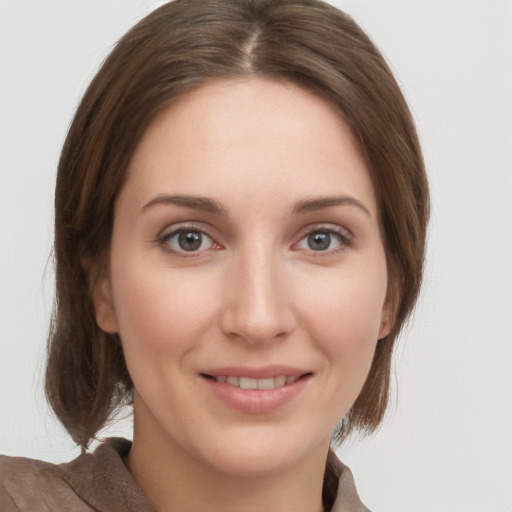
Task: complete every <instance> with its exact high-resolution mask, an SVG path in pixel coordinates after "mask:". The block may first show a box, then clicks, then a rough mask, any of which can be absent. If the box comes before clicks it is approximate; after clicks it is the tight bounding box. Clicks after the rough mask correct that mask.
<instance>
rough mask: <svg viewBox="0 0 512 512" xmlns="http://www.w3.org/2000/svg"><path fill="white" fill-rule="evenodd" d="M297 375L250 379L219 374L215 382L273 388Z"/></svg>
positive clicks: (295, 378)
mask: <svg viewBox="0 0 512 512" xmlns="http://www.w3.org/2000/svg"><path fill="white" fill-rule="evenodd" d="M297 379H298V377H286V375H278V376H277V377H270V378H268V379H252V378H250V377H232V376H226V375H219V376H218V377H215V380H216V381H217V382H225V383H227V384H229V385H231V386H235V387H237V388H242V389H274V388H279V387H281V386H284V385H285V384H291V383H293V382H295V381H296V380H297Z"/></svg>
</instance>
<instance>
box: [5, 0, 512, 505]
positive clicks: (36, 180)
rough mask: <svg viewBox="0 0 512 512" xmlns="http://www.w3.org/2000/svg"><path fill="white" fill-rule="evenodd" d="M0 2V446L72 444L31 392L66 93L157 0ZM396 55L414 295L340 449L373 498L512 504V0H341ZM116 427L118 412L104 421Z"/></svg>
mask: <svg viewBox="0 0 512 512" xmlns="http://www.w3.org/2000/svg"><path fill="white" fill-rule="evenodd" d="M162 3H163V2H161V1H143V0H115V1H114V0H107V1H105V0H95V1H92V0H91V1H78V0H74V1H62V0H45V1H44V2H42V1H39V0H31V1H28V0H3V1H0V404H1V410H0V452H2V453H6V454H12V455H14V454H16V455H24V456H29V457H37V458H43V459H47V460H51V461H62V460H68V459H69V458H71V457H72V456H74V455H75V454H76V453H77V450H76V449H73V445H72V443H71V442H70V441H69V440H68V439H67V437H66V435H65V433H64V432H63V430H62V429H61V428H60V427H59V426H58V424H57V423H56V422H55V420H54V419H53V418H52V416H51V414H50V413H49V411H48V409H47V406H46V404H45V402H44V399H43V396H42V391H41V381H42V374H43V367H44V357H45V337H46V331H47V326H48V321H49V315H50V310H51V302H52V287H53V270H52V266H51V262H50V264H48V265H47V263H48V261H49V260H48V258H49V254H50V251H51V239H52V200H53V198H52V195H53V185H54V183H53V182H54V178H55V169H56V165H57V160H58V155H59V151H60V147H61V145H62V143H63V140H64V137H65V132H66V129H67V127H68V124H69V122H70V120H71V117H72V114H73V111H74V109H75V107H76V105H77V102H78V99H79V97H80V96H81V94H82V93H83V91H84V89H85V87H86V85H87V83H88V82H89V80H90V79H91V78H92V76H93V74H94V72H95V70H96V69H97V68H98V66H99V63H100V62H101V61H102V59H103V58H104V57H105V56H106V54H107V53H108V51H109V49H110V48H111V46H112V44H113V43H114V42H115V41H116V40H117V39H118V38H119V37H120V36H121V35H122V34H123V33H124V32H125V31H126V30H127V29H128V28H129V27H130V26H131V25H132V24H133V23H134V22H136V21H137V20H138V19H139V18H140V17H141V16H142V15H144V14H146V13H148V12H149V11H151V10H152V9H153V8H154V7H156V6H158V5H160V4H162ZM333 3H334V4H335V5H337V6H338V7H341V8H343V9H345V10H346V11H347V12H348V13H350V14H351V15H352V16H353V17H354V18H355V19H356V21H358V22H359V23H360V24H361V25H362V26H363V27H364V28H365V29H366V30H367V31H368V32H369V34H370V35H371V37H372V38H373V39H374V41H375V42H376V43H377V45H378V46H379V47H380V48H381V50H382V51H383V53H384V55H385V56H386V57H387V58H388V60H389V62H390V64H391V66H392V68H393V69H394V71H395V73H396V76H397V78H398V81H399V83H400V84H401V86H402V87H403V90H404V92H405V94H406V97H407V98H408V100H409V102H410V105H411V108H412V111H413V114H414V116H415V118H416V121H417V124H418V129H419V133H420V137H421V140H422V143H423V147H424V151H425V157H426V162H427V166H428V172H429V178H430V184H431V189H432V221H431V226H430V235H429V250H428V265H427V272H426V279H425V286H424V290H423V295H422V298H421V301H420V303H419V306H418V309H417V312H416V315H415V318H414V321H413V322H412V323H411V326H410V328H409V329H408V330H407V331H406V332H405V333H404V335H403V336H402V338H401V341H400V344H399V347H398V350H397V354H396V356H397V357H396V360H395V361H396V372H395V374H396V378H395V380H396V381H397V382H398V385H395V386H394V389H393V397H394V398H393V406H392V408H391V411H390V414H389V417H388V420H387V422H386V424H385V425H384V426H383V427H382V429H381V431H380V432H379V433H378V434H377V435H376V436H375V437H374V438H373V439H370V440H365V441H358V440H354V441H352V442H349V443H348V444H347V445H346V446H344V447H342V448H341V449H340V450H339V453H340V456H341V458H342V459H343V460H344V461H345V462H346V463H348V464H349V465H350V466H351V468H352V469H353V471H354V473H355V476H356V482H357V485H358V488H359V491H360V494H361V496H362V498H363V501H365V503H366V504H367V505H368V506H369V507H370V508H371V509H373V510H377V511H380V512H386V511H389V512H401V511H404V512H405V511H407V512H410V511H411V510H414V511H415V512H422V511H425V512H432V511H438V512H444V511H464V512H472V511H474V512H491V511H503V512H510V511H511V510H512V435H511V432H512V229H511V228H512V1H510V0H486V1H482V0H388V1H386V2H379V1H370V0H339V1H336V2H333ZM116 432H120V433H121V434H123V435H129V432H130V425H129V422H126V421H125V422H124V423H121V424H120V425H119V427H118V429H117V430H116Z"/></svg>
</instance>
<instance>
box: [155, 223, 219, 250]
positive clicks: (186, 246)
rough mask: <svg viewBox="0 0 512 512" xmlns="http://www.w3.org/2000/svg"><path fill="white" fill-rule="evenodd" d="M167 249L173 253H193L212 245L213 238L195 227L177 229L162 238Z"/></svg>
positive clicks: (209, 247)
mask: <svg viewBox="0 0 512 512" xmlns="http://www.w3.org/2000/svg"><path fill="white" fill-rule="evenodd" d="M162 243H163V244H165V246H167V248H168V250H169V251H171V252H174V253H177V254H179V253H181V254H183V253H193V252H199V251H203V250H206V249H211V248H212V247H213V246H214V243H213V240H212V239H211V238H210V237H209V236H208V235H206V234H205V233H203V232H202V231H199V230H196V229H178V230H176V231H174V232H173V233H171V234H169V235H167V236H166V237H164V238H163V239H162Z"/></svg>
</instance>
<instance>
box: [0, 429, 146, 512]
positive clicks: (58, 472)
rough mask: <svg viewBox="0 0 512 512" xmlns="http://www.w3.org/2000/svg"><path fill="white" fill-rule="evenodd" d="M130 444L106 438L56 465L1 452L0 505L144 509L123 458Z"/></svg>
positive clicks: (21, 511)
mask: <svg viewBox="0 0 512 512" xmlns="http://www.w3.org/2000/svg"><path fill="white" fill-rule="evenodd" d="M130 446H131V444H130V442H129V441H126V440H124V439H110V440H108V441H107V442H105V443H103V444H102V445H100V446H99V447H98V448H97V449H96V450H95V451H94V452H93V453H84V454H82V455H80V456H79V457H77V458H76V459H74V460H73V461H71V462H67V463H64V464H58V465H57V464H51V463H48V462H43V461H40V460H33V459H26V458H20V457H5V456H0V510H1V511H2V512H50V511H51V512H65V511H66V512H67V511H73V512H90V511H93V510H94V511H105V512H106V511H109V512H114V511H117V510H123V511H125V510H146V509H147V507H146V505H147V503H146V502H145V498H144V497H143V496H142V494H141V493H140V490H139V489H138V488H137V486H136V484H135V482H134V481H133V479H132V477H131V475H130V473H129V472H128V470H127V469H126V467H125V466H124V463H123V461H122V457H123V455H124V454H126V453H127V452H128V451H129V449H130ZM140 505H143V506H142V507H141V506H140ZM132 506H133V508H132Z"/></svg>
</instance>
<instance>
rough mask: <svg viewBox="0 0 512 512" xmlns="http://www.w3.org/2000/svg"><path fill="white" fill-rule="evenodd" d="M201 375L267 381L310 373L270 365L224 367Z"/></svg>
mask: <svg viewBox="0 0 512 512" xmlns="http://www.w3.org/2000/svg"><path fill="white" fill-rule="evenodd" d="M200 373H201V374H202V375H208V376H210V377H223V376H229V377H239V378H240V377H249V378H251V379H269V378H272V377H278V376H280V375H284V376H285V377H301V376H302V375H307V374H309V373H312V372H311V371H310V370H304V369H302V368H294V367H291V366H282V365H271V366H260V367H255V366H226V367H222V368H214V369H208V370H204V371H201V372H200Z"/></svg>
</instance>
